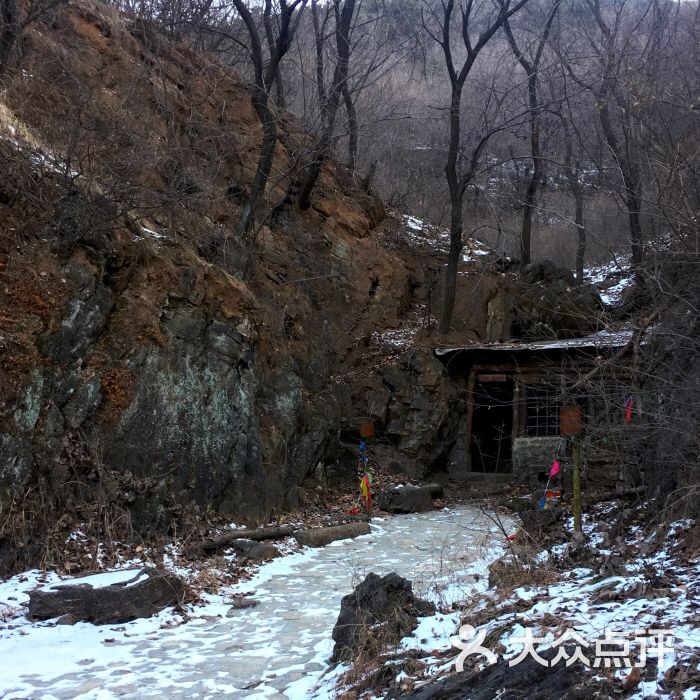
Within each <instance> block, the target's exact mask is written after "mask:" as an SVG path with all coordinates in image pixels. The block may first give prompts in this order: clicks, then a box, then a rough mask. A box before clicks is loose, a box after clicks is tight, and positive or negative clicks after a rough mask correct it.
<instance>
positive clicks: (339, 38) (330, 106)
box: [298, 0, 355, 209]
mask: <svg viewBox="0 0 700 700" xmlns="http://www.w3.org/2000/svg"><path fill="white" fill-rule="evenodd" d="M333 9H334V12H335V44H336V52H337V59H336V64H335V70H334V72H333V82H332V83H331V85H330V86H329V88H328V91H327V94H326V99H325V101H324V103H323V105H322V108H321V133H320V135H319V137H318V138H317V139H316V142H315V144H314V146H313V147H312V149H311V154H310V157H309V163H308V165H307V166H306V168H305V169H304V173H303V177H302V181H301V186H300V188H299V200H298V201H299V207H300V208H301V209H308V208H309V207H310V206H311V193H312V192H313V189H314V187H315V186H316V181H317V180H318V176H319V175H320V173H321V167H322V166H323V163H324V162H325V161H326V158H327V157H328V147H329V146H330V143H331V139H332V137H333V128H334V126H335V118H336V115H337V113H338V107H339V105H340V100H341V98H342V96H343V90H344V89H346V87H347V80H348V71H349V65H350V39H351V29H352V20H353V15H354V13H355V0H344V1H343V2H342V7H341V0H334V3H333Z"/></svg>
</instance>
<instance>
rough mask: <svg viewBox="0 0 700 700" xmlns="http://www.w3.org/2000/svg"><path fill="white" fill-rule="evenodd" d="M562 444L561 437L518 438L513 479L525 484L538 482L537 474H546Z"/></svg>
mask: <svg viewBox="0 0 700 700" xmlns="http://www.w3.org/2000/svg"><path fill="white" fill-rule="evenodd" d="M561 444H562V438H560V437H518V438H515V439H514V440H513V478H514V479H515V480H516V481H523V482H525V483H532V482H537V474H538V473H539V472H546V471H548V470H549V468H550V467H551V465H552V460H553V459H554V458H555V456H556V455H557V449H558V447H559V446H560V445H561Z"/></svg>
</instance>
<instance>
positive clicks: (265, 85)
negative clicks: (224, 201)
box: [233, 0, 307, 234]
mask: <svg viewBox="0 0 700 700" xmlns="http://www.w3.org/2000/svg"><path fill="white" fill-rule="evenodd" d="M306 1H307V0H292V2H291V3H289V4H287V1H286V0H279V26H278V31H277V37H276V38H275V40H274V42H271V45H272V51H271V54H270V56H269V58H268V59H267V61H265V57H264V55H263V48H262V41H261V38H260V32H259V29H258V25H257V24H256V22H255V19H254V17H253V15H252V13H251V11H250V10H249V9H248V7H247V5H246V4H245V2H244V0H233V3H234V5H235V6H236V10H237V11H238V13H239V14H240V16H241V19H242V20H243V23H244V24H245V27H246V29H247V31H248V36H249V39H250V48H249V51H250V59H251V61H252V64H253V74H254V77H253V84H252V101H253V108H254V109H255V113H256V114H257V116H258V119H259V121H260V125H261V126H262V131H263V139H262V146H261V149H260V158H259V160H258V166H257V169H256V171H255V177H254V178H253V184H252V185H251V187H250V189H249V191H248V201H247V203H246V205H245V207H244V208H243V213H242V214H241V218H240V220H239V222H238V225H237V227H236V233H239V234H240V233H243V232H245V231H246V230H248V228H249V227H250V225H251V223H252V221H253V217H254V215H255V210H256V208H257V206H258V204H259V203H260V201H261V199H262V197H263V195H264V194H265V188H266V187H267V182H268V180H269V179H270V172H271V171H272V162H273V160H274V156H275V148H276V147H277V139H278V136H277V123H276V121H275V116H274V114H273V112H272V110H271V109H270V104H269V101H270V90H271V88H272V85H273V83H274V82H275V80H277V81H278V82H279V64H280V61H281V60H282V57H283V56H284V55H285V54H286V53H287V51H288V50H289V44H290V42H291V40H292V38H293V36H294V32H295V31H296V28H297V26H298V24H299V18H300V17H301V14H302V12H303V10H304V7H305V6H306ZM269 26H270V32H272V25H271V23H270V25H269ZM266 31H267V27H266ZM268 43H270V39H269V38H268Z"/></svg>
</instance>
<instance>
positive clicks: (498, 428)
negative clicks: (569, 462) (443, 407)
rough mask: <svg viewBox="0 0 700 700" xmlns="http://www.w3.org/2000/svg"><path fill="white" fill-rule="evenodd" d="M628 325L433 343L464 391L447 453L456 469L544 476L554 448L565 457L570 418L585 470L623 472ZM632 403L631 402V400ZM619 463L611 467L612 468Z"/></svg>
mask: <svg viewBox="0 0 700 700" xmlns="http://www.w3.org/2000/svg"><path fill="white" fill-rule="evenodd" d="M631 342H632V331H631V330H627V329H625V330H619V331H599V332H596V333H593V334H590V335H587V336H584V337H579V338H566V339H553V340H540V341H531V342H486V343H473V344H469V345H462V346H447V347H438V348H436V349H435V354H436V356H437V357H438V359H440V360H441V361H442V362H443V363H444V364H445V365H446V366H447V368H448V369H449V372H450V375H451V376H452V377H453V379H454V380H455V381H456V382H458V383H459V384H461V387H462V388H463V392H464V414H463V417H462V419H461V426H460V437H459V439H458V441H457V444H456V446H455V448H454V449H453V451H452V455H451V457H450V465H449V471H450V474H451V475H452V476H453V477H454V478H456V479H460V477H461V478H464V479H469V478H470V475H471V476H472V477H473V476H474V475H475V474H479V473H481V474H511V475H512V477H513V479H514V480H515V481H519V482H525V483H536V482H537V481H538V480H542V479H546V472H547V471H548V469H549V466H550V465H551V464H552V461H553V460H554V459H555V458H560V459H566V456H567V454H568V452H567V447H568V445H567V438H566V437H563V435H566V434H567V432H570V428H571V426H570V425H569V426H568V427H566V426H565V425H564V426H563V422H564V423H567V421H568V422H570V421H571V420H572V416H573V417H574V418H573V419H574V422H576V421H578V426H579V427H578V428H577V429H578V430H579V435H580V439H581V440H582V442H583V446H584V451H585V460H586V464H587V467H588V469H589V474H593V473H595V469H596V467H598V468H599V469H600V470H601V473H602V474H605V475H608V476H610V477H611V479H612V480H614V481H616V480H619V479H623V481H624V475H622V474H621V473H620V470H622V469H623V467H622V466H621V465H623V464H624V465H627V466H629V455H622V454H621V450H626V446H625V445H626V443H629V440H630V439H632V430H631V429H632V427H633V426H631V425H630V423H631V422H632V421H631V416H630V412H631V410H633V411H634V413H635V414H636V413H638V412H640V410H641V406H640V402H641V399H640V398H639V397H635V396H634V393H633V391H632V389H631V382H630V370H629V367H628V365H627V364H626V362H625V359H624V358H626V357H627V355H628V353H625V352H624V350H625V348H626V346H627V345H628V344H631ZM630 407H631V409H630ZM615 465H617V468H615Z"/></svg>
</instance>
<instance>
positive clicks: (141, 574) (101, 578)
mask: <svg viewBox="0 0 700 700" xmlns="http://www.w3.org/2000/svg"><path fill="white" fill-rule="evenodd" d="M146 578H148V574H147V573H146V572H145V571H144V570H143V569H117V570H116V571H105V572H104V573H101V574H90V575H88V576H80V577H78V578H70V579H66V580H63V581H58V582H55V583H51V584H49V585H48V586H45V587H44V588H42V589H41V590H43V591H50V590H55V589H56V588H59V587H66V586H82V585H88V586H90V587H92V588H105V587H106V586H114V585H115V584H126V586H127V588H128V587H129V586H135V585H136V584H137V583H139V582H140V581H143V580H145V579H146Z"/></svg>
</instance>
